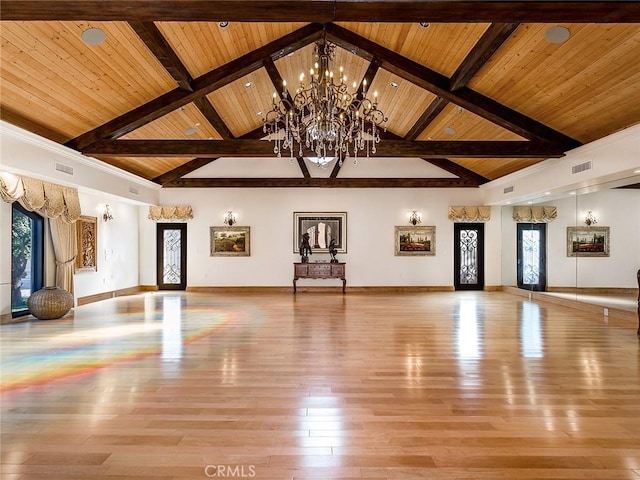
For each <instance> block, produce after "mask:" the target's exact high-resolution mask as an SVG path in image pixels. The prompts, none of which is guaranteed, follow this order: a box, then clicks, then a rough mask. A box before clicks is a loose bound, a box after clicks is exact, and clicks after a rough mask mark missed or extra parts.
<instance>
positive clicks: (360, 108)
mask: <svg viewBox="0 0 640 480" xmlns="http://www.w3.org/2000/svg"><path fill="white" fill-rule="evenodd" d="M335 49H336V46H335V45H334V44H332V43H328V42H326V40H321V41H319V42H317V43H316V44H315V49H314V58H315V66H314V68H312V69H310V71H309V77H310V80H309V84H308V85H307V84H306V83H305V74H304V73H302V74H300V84H299V86H298V88H297V89H296V91H295V94H294V95H293V97H291V96H290V95H289V93H288V91H287V82H286V81H283V82H282V94H281V95H280V99H279V100H278V98H277V95H276V93H275V92H274V93H273V99H272V107H271V110H269V111H268V112H267V114H266V115H265V118H263V120H262V121H263V123H264V126H263V131H264V132H265V133H267V134H268V139H269V140H274V141H275V146H274V148H273V152H274V153H275V154H276V155H277V156H278V157H280V156H282V151H283V150H288V151H289V153H290V155H291V162H292V163H293V158H294V157H295V156H298V157H302V156H303V150H305V149H310V150H312V151H313V152H314V153H313V156H312V157H309V158H311V160H312V161H313V162H314V163H316V164H317V165H318V166H320V167H322V168H326V167H327V165H328V164H329V163H330V162H331V161H332V160H333V159H334V158H338V162H339V163H340V165H342V162H343V160H345V159H348V158H349V157H350V156H351V155H352V154H353V156H354V163H357V159H358V154H359V153H365V154H366V156H367V157H368V156H369V155H370V154H371V155H375V153H376V144H377V143H379V142H380V128H384V129H385V130H386V127H384V124H385V123H386V122H387V117H385V115H384V113H382V112H381V111H380V110H378V92H374V94H373V100H370V99H369V98H368V97H367V81H366V79H365V80H363V81H362V93H358V92H357V91H356V90H355V89H356V83H355V82H353V89H354V91H353V92H349V88H348V86H347V83H346V80H347V77H346V75H345V74H344V71H343V68H342V67H340V71H339V74H338V77H337V78H336V76H334V72H333V71H332V70H331V68H330V65H329V63H330V61H331V60H333V58H334V54H335Z"/></svg>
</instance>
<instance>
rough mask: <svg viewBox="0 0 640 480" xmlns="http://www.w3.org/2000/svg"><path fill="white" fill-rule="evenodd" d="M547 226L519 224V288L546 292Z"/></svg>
mask: <svg viewBox="0 0 640 480" xmlns="http://www.w3.org/2000/svg"><path fill="white" fill-rule="evenodd" d="M546 231H547V225H546V224H545V223H518V228H517V232H518V233H517V235H518V238H517V241H518V259H517V260H518V287H519V288H524V289H526V290H534V291H544V290H545V289H546V287H547V277H546V270H547V265H546V262H547V258H546V257H547V255H546V251H547V245H546Z"/></svg>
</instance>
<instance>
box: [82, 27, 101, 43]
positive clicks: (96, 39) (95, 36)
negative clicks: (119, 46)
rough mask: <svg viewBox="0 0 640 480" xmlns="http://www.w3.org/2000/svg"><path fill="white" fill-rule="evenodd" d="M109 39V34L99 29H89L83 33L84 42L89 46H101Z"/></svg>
mask: <svg viewBox="0 0 640 480" xmlns="http://www.w3.org/2000/svg"><path fill="white" fill-rule="evenodd" d="M106 39H107V34H106V33H104V31H102V30H101V29H99V28H87V29H86V30H85V31H83V32H82V41H83V42H84V43H86V44H87V45H100V44H101V43H102V42H104V41H105V40H106Z"/></svg>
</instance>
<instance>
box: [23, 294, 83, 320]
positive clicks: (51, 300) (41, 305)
mask: <svg viewBox="0 0 640 480" xmlns="http://www.w3.org/2000/svg"><path fill="white" fill-rule="evenodd" d="M27 306H28V307H29V312H30V313H31V315H33V316H34V317H36V318H38V319H40V320H53V319H55V318H61V317H64V316H65V315H66V314H67V313H69V310H71V308H72V307H73V295H72V294H71V293H69V292H67V291H66V290H63V289H61V288H60V287H44V288H43V289H42V290H38V291H37V292H34V293H33V294H32V295H31V296H30V297H29V299H28V300H27Z"/></svg>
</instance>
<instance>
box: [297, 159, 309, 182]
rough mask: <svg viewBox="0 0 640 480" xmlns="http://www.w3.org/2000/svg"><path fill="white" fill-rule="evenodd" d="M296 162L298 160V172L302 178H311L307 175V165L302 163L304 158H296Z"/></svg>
mask: <svg viewBox="0 0 640 480" xmlns="http://www.w3.org/2000/svg"><path fill="white" fill-rule="evenodd" d="M296 160H298V166H299V167H300V171H301V172H302V175H303V176H304V178H311V174H310V173H309V169H308V168H307V164H306V163H304V158H302V157H296Z"/></svg>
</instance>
